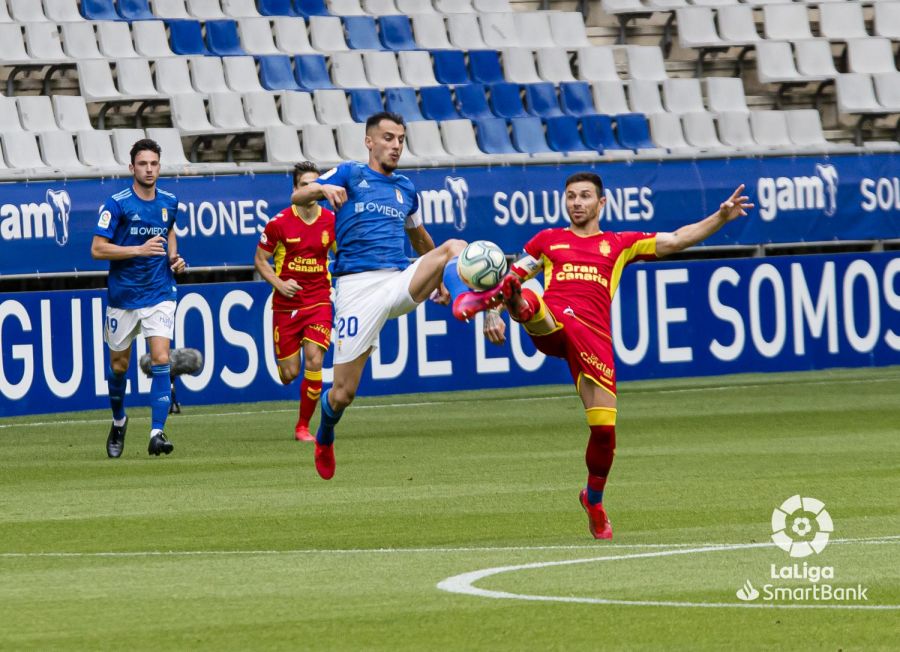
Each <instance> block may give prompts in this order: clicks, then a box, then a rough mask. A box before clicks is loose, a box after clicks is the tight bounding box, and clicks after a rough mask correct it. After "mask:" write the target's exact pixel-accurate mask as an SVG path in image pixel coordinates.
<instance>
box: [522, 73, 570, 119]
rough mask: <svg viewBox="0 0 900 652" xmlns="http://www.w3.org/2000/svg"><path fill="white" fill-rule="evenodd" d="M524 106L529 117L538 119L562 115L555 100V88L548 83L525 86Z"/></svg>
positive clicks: (557, 101)
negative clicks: (534, 116)
mask: <svg viewBox="0 0 900 652" xmlns="http://www.w3.org/2000/svg"><path fill="white" fill-rule="evenodd" d="M525 105H526V106H527V107H528V112H529V113H530V114H531V115H536V116H538V117H540V118H553V117H556V116H558V115H563V112H562V111H561V110H560V108H559V100H557V99H556V86H554V85H553V84H551V83H550V82H541V83H540V84H525Z"/></svg>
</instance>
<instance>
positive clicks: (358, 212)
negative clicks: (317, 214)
mask: <svg viewBox="0 0 900 652" xmlns="http://www.w3.org/2000/svg"><path fill="white" fill-rule="evenodd" d="M405 140H406V126H405V124H404V122H403V118H402V117H401V116H399V115H396V114H393V113H377V114H375V115H373V116H372V117H370V118H369V119H368V120H367V121H366V140H365V143H366V147H367V148H368V150H369V161H368V164H363V163H356V162H351V163H342V164H341V165H339V166H337V167H336V168H333V169H331V170H329V171H328V172H326V173H325V174H323V175H322V176H320V177H319V178H318V180H317V181H315V182H313V183H311V184H309V185H307V186H304V187H302V188H299V189H297V190H295V191H294V193H293V194H292V195H291V202H292V203H294V204H299V205H302V204H304V203H307V202H310V201H317V200H321V199H326V200H328V202H330V203H331V205H332V206H333V207H334V209H335V211H336V216H335V238H336V242H337V254H336V256H335V261H334V266H333V267H332V268H331V273H332V276H333V277H334V278H335V315H334V328H335V336H334V341H335V350H334V384H333V385H332V386H331V389H330V390H328V391H327V392H324V393H323V394H322V399H321V400H322V419H321V421H320V423H319V430H318V432H317V434H316V447H315V448H316V450H315V462H316V470H317V471H318V472H319V475H320V476H322V477H323V478H324V479H326V480H327V479H329V478H331V477H332V476H333V475H334V467H335V462H334V427H335V425H336V424H337V422H338V421H339V420H340V418H341V415H342V413H343V411H344V409H345V408H346V407H347V406H348V405H350V403H352V402H353V398H354V397H355V396H356V390H357V388H358V387H359V382H360V379H361V378H362V373H363V370H364V369H365V366H366V361H367V360H368V359H369V355H371V353H372V351H374V350H375V347H376V346H377V345H378V333H379V332H380V331H381V328H382V326H384V323H385V322H386V321H387V320H388V319H393V318H396V317H399V316H400V315H405V314H406V313H408V312H411V311H412V310H414V309H415V308H416V306H418V305H419V304H420V303H422V302H423V301H425V299H427V298H428V297H429V296H434V298H435V300H437V301H438V302H440V303H447V302H448V301H449V294H448V293H447V291H446V289H445V288H444V287H443V286H442V284H441V277H442V275H443V270H444V266H445V265H446V264H447V262H448V261H449V260H450V259H452V258H453V257H455V256H456V255H458V254H459V252H460V251H462V250H463V249H464V248H465V245H466V243H465V242H463V241H462V240H448V241H447V242H445V243H444V244H442V245H441V246H440V247H435V246H434V241H433V240H432V239H431V236H430V235H429V234H428V231H426V230H425V227H424V226H422V218H421V216H420V215H419V200H418V197H417V196H416V189H415V187H414V186H413V184H412V182H411V181H410V180H409V179H408V178H407V177H405V176H403V175H402V174H398V173H396V172H395V170H396V169H397V164H398V162H399V160H400V155H401V154H402V152H403V145H404V143H405ZM407 238H409V241H410V243H411V244H412V248H413V249H414V250H415V251H416V253H417V254H419V257H418V258H417V259H416V261H415V262H413V263H412V264H410V262H409V258H408V257H407V255H406V252H405V243H406V239H407Z"/></svg>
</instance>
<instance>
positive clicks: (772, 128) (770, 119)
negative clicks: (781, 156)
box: [750, 111, 793, 151]
mask: <svg viewBox="0 0 900 652" xmlns="http://www.w3.org/2000/svg"><path fill="white" fill-rule="evenodd" d="M750 131H751V132H752V133H753V139H754V140H755V141H756V143H757V144H758V145H761V146H762V147H766V148H768V149H777V150H782V151H791V150H792V149H793V143H792V142H791V137H790V135H789V134H788V126H787V119H786V118H785V114H784V111H750Z"/></svg>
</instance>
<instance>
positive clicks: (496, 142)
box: [475, 118, 521, 154]
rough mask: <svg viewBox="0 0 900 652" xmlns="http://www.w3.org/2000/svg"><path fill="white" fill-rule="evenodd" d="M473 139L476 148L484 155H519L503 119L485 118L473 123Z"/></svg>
mask: <svg viewBox="0 0 900 652" xmlns="http://www.w3.org/2000/svg"><path fill="white" fill-rule="evenodd" d="M475 137H476V141H477V143H478V147H479V148H480V149H481V151H483V152H484V153H485V154H520V153H521V152H519V151H518V150H517V149H516V148H515V147H513V144H512V141H511V140H510V136H509V128H508V126H507V124H506V120H504V119H503V118H485V119H484V120H476V121H475Z"/></svg>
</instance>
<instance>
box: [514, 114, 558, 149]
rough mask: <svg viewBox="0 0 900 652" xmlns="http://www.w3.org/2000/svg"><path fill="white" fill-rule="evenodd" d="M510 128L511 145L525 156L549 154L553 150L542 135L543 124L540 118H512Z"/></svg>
mask: <svg viewBox="0 0 900 652" xmlns="http://www.w3.org/2000/svg"><path fill="white" fill-rule="evenodd" d="M510 126H511V127H512V143H513V146H514V147H515V148H516V149H517V150H518V151H520V152H523V153H525V154H549V153H552V152H553V150H552V149H550V146H549V145H548V144H547V137H546V136H545V135H544V123H543V122H541V119H540V118H537V117H530V118H513V119H512V120H510Z"/></svg>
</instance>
